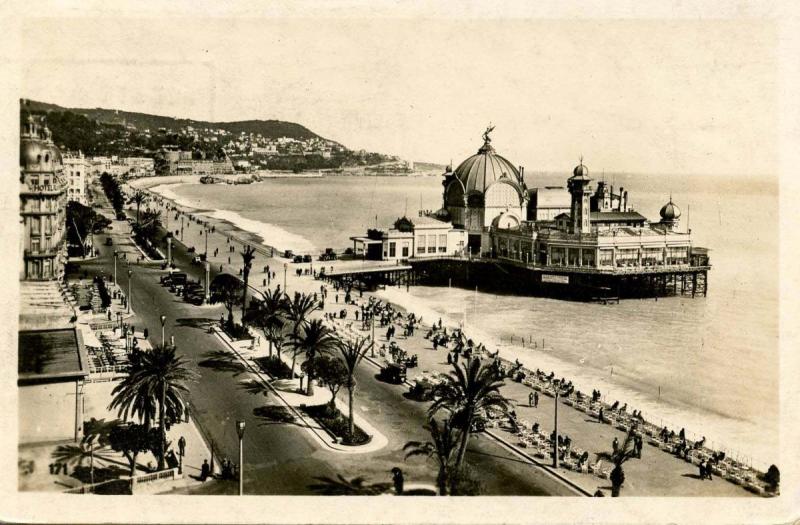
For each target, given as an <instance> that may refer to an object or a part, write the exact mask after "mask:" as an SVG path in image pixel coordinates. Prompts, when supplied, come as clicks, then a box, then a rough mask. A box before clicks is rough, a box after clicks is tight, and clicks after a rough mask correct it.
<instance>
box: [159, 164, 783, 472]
mask: <svg viewBox="0 0 800 525" xmlns="http://www.w3.org/2000/svg"><path fill="white" fill-rule="evenodd" d="M614 178H615V179H616V180H615V182H616V186H619V185H623V186H625V187H626V189H628V191H629V195H630V199H631V202H632V204H633V206H634V207H635V208H636V209H637V210H638V211H640V212H641V213H642V214H643V215H645V216H647V217H649V218H657V217H658V210H659V209H660V207H661V206H662V205H663V204H664V203H665V202H666V200H667V199H668V197H669V194H670V192H672V196H673V200H674V202H675V203H676V204H678V205H679V206H680V207H681V208H682V210H683V217H682V221H683V222H682V224H683V225H686V220H687V205H688V208H689V212H690V213H689V214H690V217H689V220H690V226H691V228H692V230H693V232H694V234H695V245H697V246H707V247H709V248H711V249H712V252H711V261H712V264H713V266H714V268H713V270H712V271H711V273H710V276H709V296H708V297H707V298H697V299H684V298H666V299H659V300H658V301H652V300H649V301H644V300H642V301H639V300H632V301H623V302H622V303H621V304H619V305H609V306H601V305H595V304H583V303H573V302H566V301H556V300H550V299H542V298H531V297H514V296H499V295H495V294H489V293H481V292H480V291H478V292H477V293H476V292H475V291H474V290H471V291H467V290H459V289H447V288H444V289H442V288H431V287H417V288H414V289H412V290H411V292H410V294H406V293H405V292H404V291H398V290H389V291H387V292H386V294H387V296H389V297H390V298H391V299H393V300H395V301H397V302H400V303H404V304H405V305H407V306H408V307H410V308H414V309H415V310H417V311H419V312H420V313H422V314H423V315H426V314H427V315H428V316H445V317H446V318H449V319H451V320H455V321H458V320H461V319H463V318H464V316H466V320H467V326H468V328H469V329H471V331H472V332H473V333H476V334H479V335H480V338H481V339H483V340H484V341H487V342H488V343H490V344H495V345H502V346H503V347H504V348H505V351H507V352H510V353H511V352H519V353H521V354H524V355H526V356H530V357H528V358H527V359H525V361H526V363H528V364H529V366H533V367H537V366H540V367H541V368H543V369H547V370H550V369H552V370H555V372H556V373H557V374H558V375H564V376H567V377H571V378H573V379H574V380H575V382H576V384H577V385H578V388H581V389H585V390H591V389H592V388H595V387H598V388H600V389H601V390H602V391H603V393H604V394H605V395H606V396H607V399H611V400H614V399H620V400H623V401H626V402H627V403H628V404H629V406H631V407H635V408H639V409H642V410H643V411H644V414H645V416H646V417H648V419H653V420H656V421H657V420H659V419H662V420H663V421H664V423H665V424H666V423H670V424H672V425H674V426H676V427H680V426H686V428H687V429H688V430H694V431H696V432H698V433H699V434H703V435H706V436H707V437H708V439H709V440H711V441H713V442H714V444H715V446H724V447H725V448H727V449H728V450H730V451H731V453H734V454H736V453H738V454H740V455H746V456H749V457H751V458H752V460H753V462H754V464H758V465H762V464H769V463H771V462H777V460H778V457H777V443H778V412H779V410H778V381H777V379H778V324H777V323H778V321H777V319H778V271H777V270H778V266H777V264H778V259H777V258H778V237H777V231H778V222H777V209H778V200H777V199H778V193H777V184H776V183H775V182H774V181H748V180H737V179H726V178H722V177H711V178H708V177H688V176H684V177H656V176H632V175H627V176H625V175H617V176H615V177H614ZM527 179H528V184H529V185H530V186H535V185H539V186H542V185H545V184H563V179H564V176H563V175H558V176H553V175H542V174H538V175H531V176H528V177H527ZM606 179H607V180H609V181H611V176H610V175H606ZM688 188H691V190H689V189H688ZM441 189H442V186H441V179H440V178H438V177H330V178H322V179H296V180H289V179H273V180H268V181H267V182H264V183H261V184H253V185H247V186H218V185H199V184H183V185H177V186H170V187H169V188H168V189H167V190H166V193H165V194H166V195H167V196H169V197H173V198H177V199H178V200H179V201H180V202H181V203H182V204H185V205H189V206H194V207H196V208H200V209H206V210H215V211H213V212H212V213H211V214H213V215H214V216H216V217H219V218H226V219H228V220H230V221H231V222H234V223H235V224H237V225H238V226H239V227H241V228H244V229H248V230H250V231H253V232H255V233H259V234H260V235H261V236H262V237H263V238H265V239H268V241H267V242H268V243H270V244H273V245H275V246H278V247H280V248H294V249H296V250H299V251H307V250H311V249H316V250H320V249H323V248H325V247H337V248H341V247H345V246H349V245H350V241H349V237H350V236H351V235H356V234H363V233H364V232H365V230H366V228H367V227H374V226H375V224H376V216H377V224H378V225H386V224H389V223H390V222H391V221H393V220H394V219H396V218H397V217H398V216H400V215H403V214H404V213H406V214H407V215H408V216H409V217H412V216H416V214H417V211H418V210H419V209H420V208H422V209H437V208H438V207H439V206H440V203H441ZM521 336H525V337H526V339H527V338H532V339H533V340H535V341H537V348H536V349H532V348H530V344H528V345H526V348H525V349H522V348H521V347H520V346H519V338H520V337H521ZM510 337H514V338H515V339H516V340H517V341H516V344H513V345H510V344H509V338H510ZM542 340H544V349H543V348H542Z"/></svg>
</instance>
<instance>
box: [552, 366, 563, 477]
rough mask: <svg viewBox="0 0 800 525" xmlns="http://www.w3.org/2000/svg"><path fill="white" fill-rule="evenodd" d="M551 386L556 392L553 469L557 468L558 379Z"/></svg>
mask: <svg viewBox="0 0 800 525" xmlns="http://www.w3.org/2000/svg"><path fill="white" fill-rule="evenodd" d="M553 386H554V387H555V391H556V397H555V399H556V401H555V403H554V405H553V406H554V407H555V416H554V422H553V429H554V430H553V467H554V468H558V393H559V390H560V386H561V385H560V382H559V380H558V379H556V380H555V381H553Z"/></svg>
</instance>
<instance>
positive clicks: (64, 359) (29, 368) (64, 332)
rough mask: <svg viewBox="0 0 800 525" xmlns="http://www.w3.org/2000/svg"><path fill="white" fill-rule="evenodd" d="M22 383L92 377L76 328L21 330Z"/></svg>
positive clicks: (20, 363) (18, 368) (19, 377)
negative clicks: (89, 374) (89, 375)
mask: <svg viewBox="0 0 800 525" xmlns="http://www.w3.org/2000/svg"><path fill="white" fill-rule="evenodd" d="M17 353H18V357H19V361H18V363H17V372H18V374H19V376H18V381H20V382H24V383H30V382H38V381H43V380H48V379H59V378H75V377H83V376H86V375H88V373H89V372H88V370H87V368H86V355H85V349H84V348H83V341H82V339H81V336H80V334H79V333H78V332H77V330H75V329H74V328H60V329H52V330H20V332H19V345H18V347H17Z"/></svg>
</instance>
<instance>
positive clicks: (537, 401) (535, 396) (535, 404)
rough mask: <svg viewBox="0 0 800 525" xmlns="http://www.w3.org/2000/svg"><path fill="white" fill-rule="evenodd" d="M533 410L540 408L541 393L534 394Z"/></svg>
mask: <svg viewBox="0 0 800 525" xmlns="http://www.w3.org/2000/svg"><path fill="white" fill-rule="evenodd" d="M533 408H539V392H534V393H533Z"/></svg>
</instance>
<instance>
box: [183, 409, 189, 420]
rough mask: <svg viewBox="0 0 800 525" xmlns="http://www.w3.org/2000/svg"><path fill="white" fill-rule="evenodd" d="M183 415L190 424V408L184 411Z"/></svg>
mask: <svg viewBox="0 0 800 525" xmlns="http://www.w3.org/2000/svg"><path fill="white" fill-rule="evenodd" d="M183 414H184V416H185V418H186V422H187V423H188V422H189V407H188V406H187V407H186V408H185V409H184V410H183Z"/></svg>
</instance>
